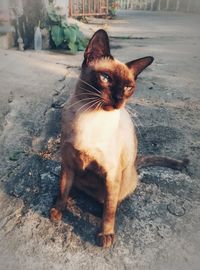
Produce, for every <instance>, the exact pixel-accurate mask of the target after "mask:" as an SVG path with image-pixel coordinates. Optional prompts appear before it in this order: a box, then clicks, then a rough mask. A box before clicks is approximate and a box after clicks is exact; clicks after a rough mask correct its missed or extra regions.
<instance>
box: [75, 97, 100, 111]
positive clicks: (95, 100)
mask: <svg viewBox="0 0 200 270" xmlns="http://www.w3.org/2000/svg"><path fill="white" fill-rule="evenodd" d="M94 102H95V104H96V102H99V100H97V99H96V98H95V99H94V100H92V101H89V102H88V103H85V104H83V106H81V107H80V108H79V109H78V110H77V112H76V113H78V112H79V111H80V110H81V109H83V108H85V107H86V106H88V105H90V104H91V103H94ZM88 108H89V107H87V108H86V110H87V109H88ZM82 113H83V112H82Z"/></svg>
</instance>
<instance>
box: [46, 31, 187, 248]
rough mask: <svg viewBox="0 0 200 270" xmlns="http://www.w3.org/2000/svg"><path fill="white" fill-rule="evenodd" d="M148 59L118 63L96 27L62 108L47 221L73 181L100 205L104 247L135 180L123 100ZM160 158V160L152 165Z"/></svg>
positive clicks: (57, 214)
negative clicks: (55, 192) (54, 191)
mask: <svg viewBox="0 0 200 270" xmlns="http://www.w3.org/2000/svg"><path fill="white" fill-rule="evenodd" d="M153 60H154V58H153V57H152V56H147V57H144V58H140V59H137V60H133V61H131V62H128V63H126V64H124V63H121V62H119V61H118V60H116V59H114V57H113V56H112V55H111V53H110V47H109V39H108V35H107V33H106V32H105V31H104V30H98V31H97V32H96V33H95V34H94V35H93V37H92V38H91V40H90V41H89V44H88V46H87V48H86V50H85V53H84V60H83V63H82V70H81V74H80V77H79V79H78V82H77V85H76V88H75V90H74V92H73V94H72V95H71V98H70V99H69V100H68V102H67V103H66V105H65V106H64V108H63V112H62V123H61V158H62V162H61V175H60V192H59V196H58V198H57V201H56V204H55V206H54V207H53V208H52V209H51V213H50V216H51V220H52V221H54V222H56V221H59V220H61V218H62V212H63V211H64V210H65V208H66V205H67V200H68V195H69V191H70V189H71V187H72V185H74V186H75V187H77V188H79V189H80V190H83V191H84V192H86V193H87V194H89V195H90V196H92V197H94V198H95V199H96V200H98V201H99V202H101V203H103V204H104V208H103V217H102V225H101V231H100V233H99V234H98V238H99V242H100V245H101V246H103V247H110V246H111V245H112V244H113V241H114V235H115V230H114V227H115V216H116V210H117V205H118V204H119V203H120V202H121V201H122V200H123V199H124V198H126V197H127V196H128V195H129V194H131V193H132V192H133V191H134V190H135V188H136V186H137V183H138V175H137V166H139V164H138V159H137V138H136V132H135V128H134V125H133V123H132V120H131V117H130V115H129V113H128V112H127V110H126V108H125V105H126V103H127V102H128V100H129V98H130V97H131V96H132V95H133V93H134V92H135V89H136V79H137V77H138V75H139V74H140V73H141V72H142V71H143V70H144V69H145V68H146V67H148V66H149V65H150V64H152V62H153ZM164 159H165V158H163V160H164ZM145 162H146V164H147V165H150V166H151V165H154V164H153V163H152V157H147V158H146V159H145V158H143V159H141V166H145ZM169 162H171V166H172V167H173V166H174V167H176V166H182V163H181V162H180V163H179V164H178V165H177V162H176V160H172V159H169ZM160 163H163V162H162V161H160V159H159V161H158V160H157V163H156V165H159V164H160ZM161 165H164V166H165V164H164V163H163V164H161Z"/></svg>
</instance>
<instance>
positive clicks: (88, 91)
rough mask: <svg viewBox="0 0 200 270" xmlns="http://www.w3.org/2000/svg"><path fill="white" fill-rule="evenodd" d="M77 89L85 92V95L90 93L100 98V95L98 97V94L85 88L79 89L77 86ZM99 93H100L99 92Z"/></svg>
mask: <svg viewBox="0 0 200 270" xmlns="http://www.w3.org/2000/svg"><path fill="white" fill-rule="evenodd" d="M79 88H80V89H82V90H84V91H86V92H87V93H91V94H93V95H96V96H98V97H101V95H100V94H99V93H96V92H92V91H91V90H89V89H86V88H84V87H81V86H79ZM100 93H101V92H100Z"/></svg>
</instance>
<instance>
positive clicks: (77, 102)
mask: <svg viewBox="0 0 200 270" xmlns="http://www.w3.org/2000/svg"><path fill="white" fill-rule="evenodd" d="M91 99H92V100H96V97H88V98H83V99H81V100H78V101H76V102H74V103H72V104H70V106H68V107H66V109H67V110H68V109H70V108H71V107H73V106H74V105H76V104H79V103H81V102H83V101H87V100H91Z"/></svg>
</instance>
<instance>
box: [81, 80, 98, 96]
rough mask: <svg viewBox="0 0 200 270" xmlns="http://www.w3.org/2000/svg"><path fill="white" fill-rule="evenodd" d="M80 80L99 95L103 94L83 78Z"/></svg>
mask: <svg viewBox="0 0 200 270" xmlns="http://www.w3.org/2000/svg"><path fill="white" fill-rule="evenodd" d="M79 80H80V81H81V82H83V83H85V84H87V85H88V86H89V87H91V88H93V89H94V90H95V91H97V93H99V94H101V91H99V90H98V89H97V88H96V87H94V86H93V85H91V84H89V83H87V82H86V81H84V80H82V79H81V78H79Z"/></svg>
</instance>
